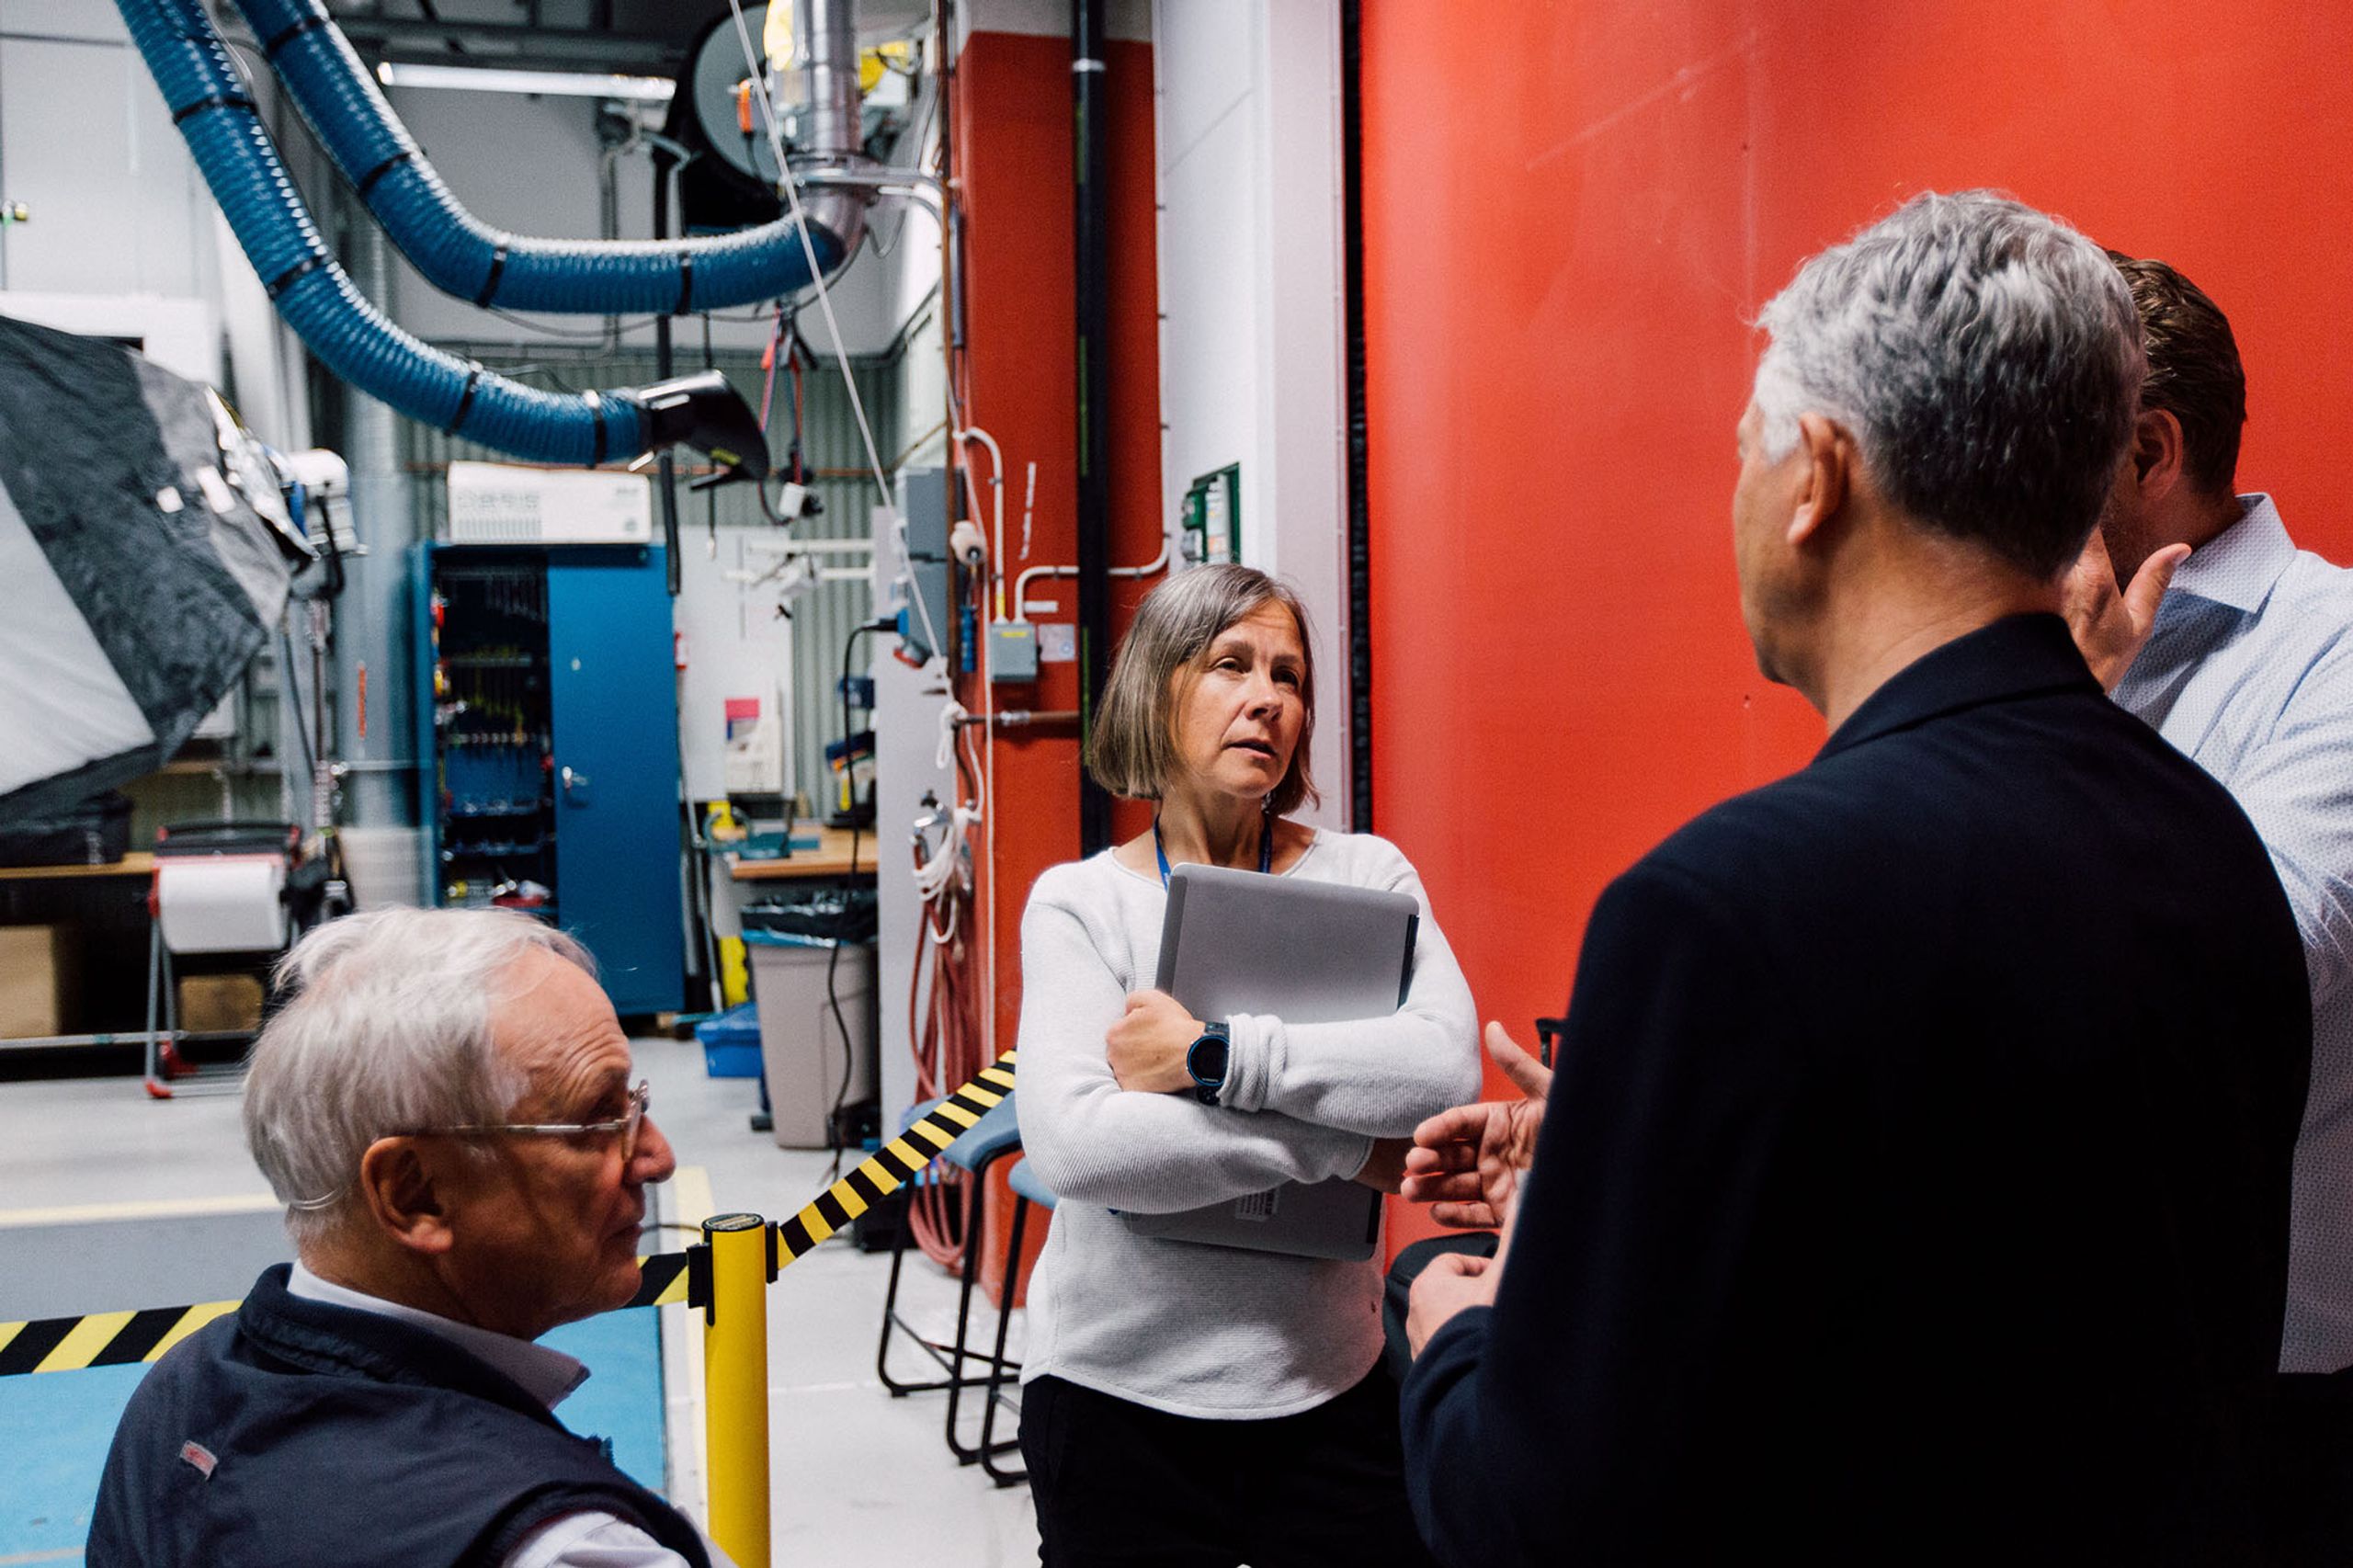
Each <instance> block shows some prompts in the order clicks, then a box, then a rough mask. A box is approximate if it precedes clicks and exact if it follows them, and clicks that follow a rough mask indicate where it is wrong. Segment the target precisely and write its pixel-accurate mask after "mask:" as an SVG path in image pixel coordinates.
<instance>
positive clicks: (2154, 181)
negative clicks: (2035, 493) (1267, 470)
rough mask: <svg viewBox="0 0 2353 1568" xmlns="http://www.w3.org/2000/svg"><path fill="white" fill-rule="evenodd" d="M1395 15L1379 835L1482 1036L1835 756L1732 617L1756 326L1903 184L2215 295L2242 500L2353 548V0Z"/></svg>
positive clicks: (1375, 500) (1383, 101)
mask: <svg viewBox="0 0 2353 1568" xmlns="http://www.w3.org/2000/svg"><path fill="white" fill-rule="evenodd" d="M1363 9H1364V37H1363V46H1364V47H1363V60H1364V68H1363V77H1362V89H1363V101H1364V122H1363V123H1364V141H1363V160H1364V209H1363V210H1364V246H1365V279H1366V281H1365V295H1366V301H1365V303H1366V338H1367V344H1366V347H1367V358H1368V383H1369V388H1368V390H1369V396H1370V429H1371V457H1370V462H1371V467H1370V505H1371V517H1372V559H1373V584H1372V616H1371V635H1372V641H1373V652H1374V670H1375V702H1374V713H1373V733H1374V757H1375V788H1376V797H1377V817H1378V822H1377V825H1378V827H1379V829H1380V831H1381V832H1382V833H1383V834H1385V835H1389V836H1391V837H1392V838H1394V839H1396V840H1397V841H1398V842H1399V843H1400V844H1402V845H1403V846H1404V848H1405V850H1406V851H1407V853H1409V854H1410V855H1412V856H1413V857H1414V858H1415V861H1416V863H1417V864H1418V865H1419V866H1420V868H1421V869H1422V872H1423V874H1424V876H1425V877H1426V878H1427V881H1428V885H1429V889H1430V892H1431V895H1432V898H1433V900H1434V902H1435V904H1436V908H1437V911H1438V918H1439V920H1440V921H1441V922H1442V923H1443V924H1444V925H1445V926H1446V929H1447V931H1448V934H1449V936H1450V937H1452V939H1453V941H1454V944H1455V946H1456V948H1457V949H1458V950H1459V952H1460V953H1461V958H1462V961H1463V966H1464V968H1465V970H1466V971H1468V973H1469V975H1470V979H1471V983H1472V988H1473V990H1474V992H1475V993H1476V994H1477V996H1478V999H1479V1005H1480V1008H1481V1011H1482V1013H1483V1015H1484V1016H1486V1017H1502V1018H1504V1019H1506V1020H1507V1021H1509V1022H1510V1023H1511V1024H1512V1025H1513V1027H1514V1028H1515V1030H1516V1031H1517V1032H1519V1033H1521V1034H1523V1035H1525V1034H1526V1033H1527V1032H1528V1030H1527V1020H1528V1019H1529V1017H1533V1016H1535V1015H1538V1014H1544V1013H1552V1012H1554V1011H1556V1010H1558V1008H1559V1007H1560V1006H1561V1003H1562V1000H1563V996H1564V995H1565V994H1566V993H1567V990H1568V987H1569V983H1570V979H1571V971H1572V967H1573V960H1574V954H1575V949H1576V943H1577V941H1578V939H1579V937H1580V935H1581V933H1582V930H1583V926H1584V921H1585V918H1586V911H1587V910H1588V909H1589V908H1590V907H1591V906H1592V903H1593V901H1594V899H1595V897H1596V895H1597V893H1598V892H1600V890H1601V888H1602V886H1603V884H1604V883H1605V882H1607V881H1608V879H1609V878H1611V877H1612V876H1614V875H1615V874H1617V873H1618V872H1619V871H1620V870H1621V869H1624V868H1625V867H1626V866H1627V865H1628V864H1629V863H1631V861H1632V860H1633V859H1634V858H1636V857H1637V856H1639V855H1640V854H1641V853H1642V852H1643V850H1645V849H1646V848H1648V847H1649V846H1651V845H1653V844H1654V843H1655V842H1656V841H1657V840H1658V839H1659V838H1661V837H1663V836H1664V835H1665V834H1666V833H1668V832H1669V831H1671V830H1672V829H1673V828H1674V827H1675V826H1676V825H1677V824H1679V823H1681V822H1682V821H1683V820H1685V819H1686V818H1688V817H1689V816H1690V815H1692V814H1693V813H1694V812H1698V811H1699V810H1700V809H1702V808H1704V807H1705V806H1707V805H1709V804H1710V803H1711V802H1713V801H1718V800H1721V799H1722V798H1724V797H1725V796H1728V795H1730V794H1733V793H1735V792H1737V791H1739V790H1743V789H1745V788H1748V787H1750V786H1753V785H1755V784H1757V783H1761V782H1763V781H1765V780H1767V779H1769V778H1774V777H1776V776H1779V775H1780V774H1782V773H1785V772H1787V771H1789V770H1790V769H1792V768H1794V767H1799V766H1801V765H1802V764H1803V763H1804V761H1805V760H1806V759H1807V757H1808V756H1811V755H1812V753H1813V749H1814V748H1815V747H1816V746H1817V745H1818V744H1820V742H1821V738H1822V726H1821V724H1820V722H1819V721H1818V720H1816V719H1815V718H1814V716H1813V713H1812V711H1811V710H1808V709H1806V708H1805V707H1804V705H1803V704H1802V702H1800V701H1799V700H1798V699H1796V698H1795V697H1794V696H1793V695H1792V694H1791V693H1790V692H1788V691H1786V690H1783V689H1780V688H1778V687H1770V686H1768V685H1767V684H1766V683H1765V682H1763V681H1762V680H1761V679H1760V678H1759V677H1758V676H1757V675H1756V669H1755V665H1754V664H1753V662H1752V660H1751V657H1750V653H1749V649H1748V646H1747V642H1746V640H1745V636H1744V635H1743V633H1742V631H1741V627H1740V621H1739V617H1738V612H1737V603H1736V597H1735V594H1736V589H1735V585H1734V581H1733V565H1732V557H1731V551H1730V546H1729V537H1728V529H1729V523H1728V517H1729V505H1730V495H1731V488H1732V482H1733V474H1734V472H1735V469H1736V463H1735V461H1734V458H1733V422H1734V421H1735V419H1736V418H1737V417H1738V415H1739V414H1740V411H1741V408H1742V405H1743V403H1744V402H1745V398H1746V395H1747V390H1748V382H1749V377H1750V374H1751V371H1752V369H1753V368H1754V363H1755V354H1756V341H1755V338H1754V336H1753V334H1752V333H1751V331H1750V329H1749V328H1748V326H1747V325H1746V323H1747V322H1748V321H1749V320H1750V319H1751V318H1753V316H1754V315H1755V313H1756V310H1757V308H1758V307H1759V306H1760V305H1761V304H1762V303H1763V302H1764V301H1765V300H1766V299H1767V298H1768V297H1769V296H1770V295H1771V294H1772V293H1773V292H1774V291H1775V290H1777V289H1779V287H1780V285H1781V284H1782V283H1784V282H1785V281H1787V279H1788V278H1789V277H1790V273H1791V272H1792V271H1793V269H1794V268H1795V267H1796V266H1797V264H1798V263H1799V262H1800V261H1801V260H1802V258H1803V257H1804V256H1807V255H1808V254H1810V253H1812V252H1813V251H1814V250H1817V249H1819V248H1820V247H1822V246H1823V245H1824V244H1830V243H1832V242H1834V241H1836V240H1837V239H1839V238H1842V237H1843V236H1845V235H1846V234H1847V233H1850V232H1851V231H1852V230H1854V229H1855V228H1857V227H1859V225H1861V224H1862V223H1864V222H1868V221H1870V219H1872V218H1874V217H1877V216H1879V215H1880V214H1881V213H1883V212H1884V211H1886V210H1889V209H1890V208H1891V207H1893V205H1894V204H1895V203H1896V202H1898V201H1900V200H1901V199H1904V197H1906V196H1908V195H1911V194H1912V193H1914V192H1916V191H1919V190H1922V189H1928V188H1936V189H1955V188H1960V187H1969V186H1994V187H2001V188H2005V189H2007V190H2009V191H2012V192H2013V193H2015V194H2017V195H2018V196H2019V197H2020V198H2022V199H2025V200H2027V201H2029V202H2032V203H2034V204H2036V205H2038V206H2041V207H2044V208H2047V209H2049V210H2053V211H2056V212H2059V213H2061V214H2063V215H2064V216H2066V217H2068V218H2069V219H2071V220H2072V221H2074V222H2075V223H2077V224H2078V225H2079V226H2081V227H2083V228H2084V229H2085V230H2086V232H2088V233H2091V234H2092V235H2093V236H2094V237H2095V238H2097V239H2098V240H2100V241H2102V242H2104V243H2106V244H2112V245H2115V246H2117V247H2118V248H2120V249H2123V250H2127V251H2132V252H2135V253H2138V254H2143V255H2154V256H2164V257H2165V258H2166V259H2168V260H2171V261H2173V262H2174V263H2176V264H2177V265H2178V266H2179V267H2182V268H2183V270H2185V271H2186V272H2188V274H2189V275H2190V276H2191V277H2192V278H2196V279H2198V280H2199V281H2200V283H2201V284H2202V285H2204V286H2205V287H2206V288H2207V289H2208V290H2210V291H2211V293H2212V294H2213V295H2214V297H2215V299H2216V300H2217V301H2219V302H2220V303H2221V305H2222V308H2223V309H2224V310H2225V311H2226V312H2229V314H2230V316H2231V318H2232V320H2233V323H2234V325H2235V327H2236V329H2237V333H2238V337H2239V343H2240V347H2241V351H2242V353H2243V355H2244V357H2245V361H2246V364H2247V369H2248V375H2249V380H2250V383H2251V388H2250V394H2249V400H2248V401H2249V408H2250V411H2251V417H2250V422H2249V427H2248V431H2247V437H2246V444H2245V454H2244V456H2243V458H2242V460H2241V466H2240V481H2241V483H2242V486H2243V487H2246V488H2262V489H2268V490H2271V491H2272V492H2274V493H2275V494H2277V495H2278V496H2279V500H2280V505H2281V507H2282V509H2283V511H2284V513H2285V515H2286V517H2287V518H2288V521H2289V526H2290V528H2291V530H2293V531H2294V532H2295V533H2296V534H2297V536H2298V538H2299V540H2300V541H2301V542H2302V543H2303V544H2304V545H2306V546H2307V547H2308V548H2313V549H2317V550H2319V551H2322V552H2323V553H2324V554H2328V555H2331V556H2333V557H2335V558H2336V559H2339V560H2346V559H2353V515H2348V510H2347V507H2345V506H2343V505H2342V504H2341V502H2340V498H2339V494H2338V483H2337V480H2338V474H2339V472H2340V463H2339V461H2338V449H2339V445H2340V442H2339V440H2338V426H2340V425H2341V424H2342V422H2343V419H2344V410H2345V408H2346V406H2347V390H2348V382H2349V381H2353V356H2348V348H2353V343H2348V337H2353V325H2348V321H2353V312H2347V309H2346V308H2345V306H2344V303H2343V302H2344V301H2347V299H2348V298H2353V247H2348V246H2347V244H2345V243H2344V242H2343V240H2342V238H2341V236H2342V235H2344V234H2346V233H2348V232H2353V166H2348V154H2347V150H2346V149H2347V145H2348V142H2349V141H2353V137H2348V132H2353V73H2348V72H2347V71H2346V70H2345V69H2344V63H2345V62H2346V61H2347V60H2348V59H2353V12H2348V11H2347V10H2345V9H2344V8H2342V7H2318V6H2298V5H2287V4H2279V3H2260V4H2248V5H2241V6H2230V7H2218V6H2211V5H2199V4H2192V3H2189V0H2149V3H2146V4H2139V5H2133V6H2124V5H2118V4H2110V3H2103V0H2066V3H2061V4H2054V5H2050V6H2014V5H2006V4H1996V3H1994V0H1921V3H1919V4H1916V5H1907V6H1886V5H1880V4H1861V3H1856V0H1831V3H1825V4H1820V5H1814V6H1778V5H1768V4H1759V3H1755V0H1751V3H1745V4H1743V3H1738V0H1688V3H1685V4H1677V5H1673V6H1667V5H1631V4H1629V5H1566V4H1557V3H1555V4H1545V3H1540V0H1494V3H1491V4H1488V5H1483V6H1460V5H1449V4H1441V3H1439V0H1365V4H1364V7H1363Z"/></svg>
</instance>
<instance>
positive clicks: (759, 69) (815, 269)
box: [727, 0, 948, 661]
mask: <svg viewBox="0 0 2353 1568" xmlns="http://www.w3.org/2000/svg"><path fill="white" fill-rule="evenodd" d="M727 9H728V10H729V12H730V13H732V14H733V17H734V18H735V39H736V41H737V42H738V43H739V44H741V45H742V46H743V50H744V65H745V69H746V70H747V71H749V72H750V73H751V76H752V80H753V81H754V83H756V85H758V87H759V91H757V92H756V93H754V94H753V95H752V96H753V97H755V98H756V99H757V100H758V101H759V106H760V119H761V120H762V122H763V123H764V124H765V126H766V128H767V136H768V152H769V153H770V155H771V156H773V157H774V158H775V159H776V170H777V183H778V184H779V186H782V187H784V196H785V199H786V201H787V202H789V203H790V206H791V210H792V227H793V232H794V233H797V234H799V235H800V236H801V256H803V257H805V258H806V259H807V261H808V263H809V277H810V279H811V281H813V282H814V283H815V284H816V286H817V309H818V312H820V313H821V314H823V315H824V318H825V330H826V331H827V332H829V333H831V334H832V335H833V339H834V359H835V363H836V364H837V365H838V366H839V367H840V369H841V373H842V387H843V390H844V391H846V392H848V393H849V407H850V412H851V413H852V414H853V415H857V417H858V439H860V440H861V441H863V442H865V443H866V462H867V466H868V468H869V469H870V470H871V471H872V472H873V475H874V491H875V494H878V495H880V496H881V498H882V507H883V510H884V511H886V512H888V513H890V515H891V519H892V529H891V540H892V543H893V544H895V545H896V546H897V547H898V551H899V567H900V569H901V570H902V571H904V573H905V574H906V575H907V597H909V598H911V599H913V600H914V601H915V615H916V618H917V619H920V620H921V621H922V622H923V632H924V641H925V643H926V646H928V647H929V648H930V649H931V653H932V657H933V658H936V659H939V660H942V661H945V660H946V658H947V656H948V644H947V643H946V642H943V641H941V639H940V636H939V629H938V627H936V626H934V625H932V623H931V607H930V606H929V605H927V604H926V603H925V602H924V597H923V590H922V589H921V588H920V587H919V586H918V585H916V583H915V561H914V560H913V558H912V557H910V556H909V555H908V553H907V528H906V519H905V518H904V517H900V516H899V508H898V506H897V505H896V504H895V503H894V502H893V501H892V498H891V482H890V481H889V480H888V479H886V478H884V477H883V473H882V454H881V452H880V451H878V450H877V449H875V446H874V429H873V426H870V425H869V424H868V423H867V422H866V400H865V399H863V398H861V397H859V396H858V377H857V376H856V375H855V374H853V373H852V371H851V370H850V366H849V350H848V349H847V348H845V347H842V328H841V323H840V322H838V321H836V320H835V317H834V298H833V293H832V291H831V290H828V289H827V288H826V287H825V269H824V267H820V266H818V265H817V244H816V242H815V241H814V240H812V239H811V238H810V237H809V215H808V213H806V212H805V211H803V210H801V187H800V185H799V183H798V182H797V181H795V180H794V179H793V177H792V170H791V169H790V167H789V166H787V165H786V164H785V161H784V127H783V126H781V125H779V124H778V123H777V118H776V109H775V107H774V106H773V105H772V104H770V103H769V102H768V90H767V64H766V61H765V59H764V57H763V56H762V55H761V53H760V52H759V51H757V50H756V49H754V48H753V47H752V29H751V28H749V27H748V26H746V25H745V21H744V0H727Z"/></svg>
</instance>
